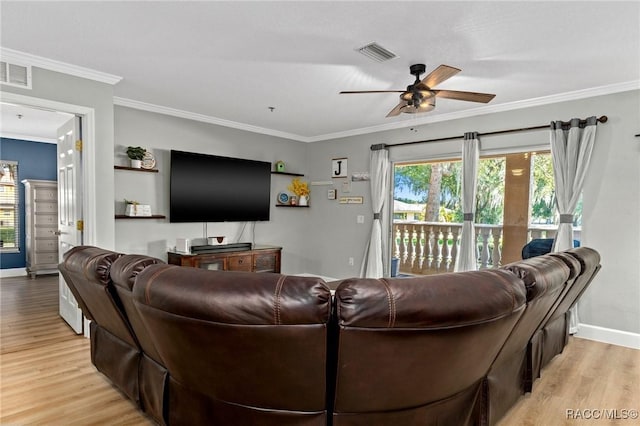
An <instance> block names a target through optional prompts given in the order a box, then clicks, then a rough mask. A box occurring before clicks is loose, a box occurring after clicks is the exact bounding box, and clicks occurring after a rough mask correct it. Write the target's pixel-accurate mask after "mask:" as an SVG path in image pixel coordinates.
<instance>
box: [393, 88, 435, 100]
mask: <svg viewBox="0 0 640 426" xmlns="http://www.w3.org/2000/svg"><path fill="white" fill-rule="evenodd" d="M415 96H417V97H418V98H419V99H420V101H422V100H424V99H430V98H435V96H436V94H435V92H433V91H431V90H412V91H410V90H407V91H406V92H404V93H402V94H401V95H400V99H402V100H403V101H407V102H409V101H415V98H414V97H415Z"/></svg>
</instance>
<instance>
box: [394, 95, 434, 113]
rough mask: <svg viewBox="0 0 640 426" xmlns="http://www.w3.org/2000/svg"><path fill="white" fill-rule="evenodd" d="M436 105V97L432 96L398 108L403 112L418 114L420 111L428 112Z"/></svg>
mask: <svg viewBox="0 0 640 426" xmlns="http://www.w3.org/2000/svg"><path fill="white" fill-rule="evenodd" d="M435 107H436V97H435V96H432V97H429V98H426V99H421V100H420V101H419V102H417V103H416V102H415V101H414V102H411V103H409V104H407V105H405V106H403V107H402V108H400V112H404V113H405V114H419V113H422V112H429V111H431V110H433V109H434V108H435Z"/></svg>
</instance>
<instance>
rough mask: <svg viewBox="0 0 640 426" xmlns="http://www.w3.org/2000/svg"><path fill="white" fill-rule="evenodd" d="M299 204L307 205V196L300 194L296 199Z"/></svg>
mask: <svg viewBox="0 0 640 426" xmlns="http://www.w3.org/2000/svg"><path fill="white" fill-rule="evenodd" d="M298 205H299V206H308V205H309V197H308V196H307V195H301V196H300V198H299V199H298Z"/></svg>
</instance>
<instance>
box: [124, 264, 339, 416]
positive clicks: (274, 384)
mask: <svg viewBox="0 0 640 426" xmlns="http://www.w3.org/2000/svg"><path fill="white" fill-rule="evenodd" d="M133 293H134V300H135V303H136V306H137V307H138V310H139V311H140V313H141V315H142V319H143V321H144V323H145V324H146V326H147V329H148V330H149V332H150V334H151V337H152V339H153V341H154V343H155V345H156V347H157V349H158V351H159V353H160V356H161V357H162V359H163V360H164V362H165V365H166V366H167V368H168V369H169V372H170V375H171V377H172V380H175V381H176V382H178V383H179V385H180V387H182V388H187V389H189V390H190V391H195V392H197V393H200V394H201V395H205V396H206V397H208V398H209V399H210V400H211V401H215V403H216V404H217V406H216V413H214V414H212V415H214V416H216V417H214V418H210V419H209V421H210V422H212V423H215V422H216V421H222V420H220V419H225V410H228V411H229V412H231V411H233V412H234V416H236V417H235V419H234V421H235V422H236V423H237V424H242V423H243V417H242V414H238V411H240V412H243V411H244V412H249V411H251V412H254V413H255V412H261V413H268V412H271V411H273V412H279V413H289V414H287V415H288V416H292V415H293V416H295V415H296V414H294V413H295V412H298V413H305V412H306V413H309V412H313V413H316V414H317V415H320V416H326V405H325V391H326V378H325V375H326V353H327V343H326V342H327V323H328V321H329V318H330V310H331V295H330V291H329V289H328V288H327V286H326V285H325V283H324V281H323V280H322V279H319V278H315V277H297V276H286V275H280V274H256V273H249V272H223V271H207V270H203V269H196V268H184V267H178V266H173V265H151V266H149V267H148V268H146V269H144V270H143V271H142V272H141V273H140V274H139V275H138V278H137V280H136V282H135V285H134V288H133ZM225 407H226V408H225ZM318 413H319V414H318ZM237 416H240V417H237ZM247 418H249V417H247ZM226 419H227V420H226V421H229V420H228V418H226Z"/></svg>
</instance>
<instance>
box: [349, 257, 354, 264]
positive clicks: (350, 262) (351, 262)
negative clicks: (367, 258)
mask: <svg viewBox="0 0 640 426" xmlns="http://www.w3.org/2000/svg"><path fill="white" fill-rule="evenodd" d="M349 266H353V257H350V258H349Z"/></svg>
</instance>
